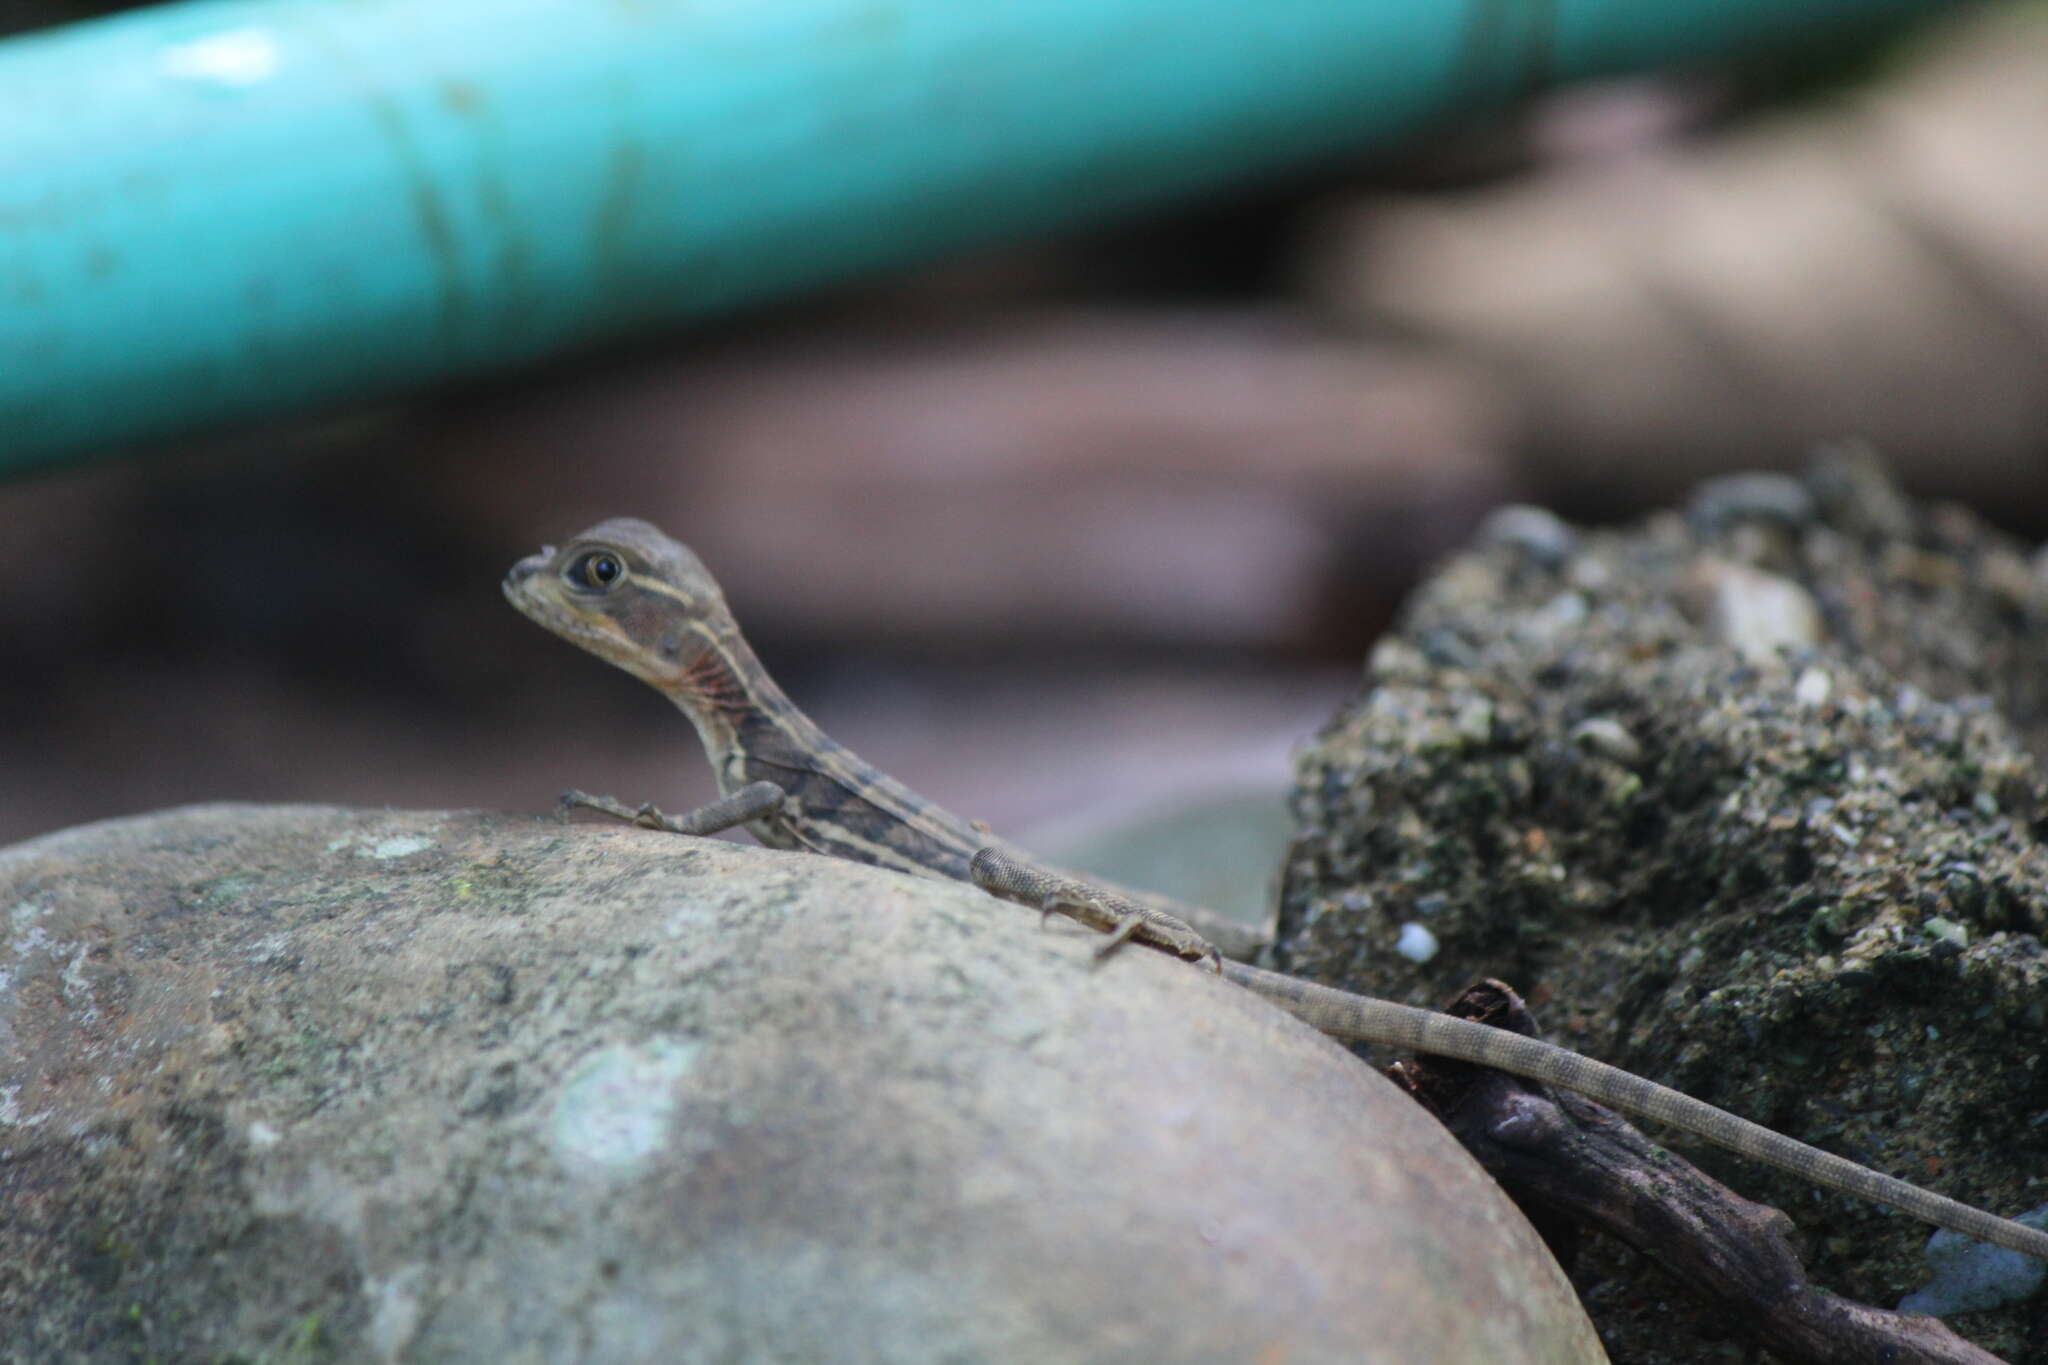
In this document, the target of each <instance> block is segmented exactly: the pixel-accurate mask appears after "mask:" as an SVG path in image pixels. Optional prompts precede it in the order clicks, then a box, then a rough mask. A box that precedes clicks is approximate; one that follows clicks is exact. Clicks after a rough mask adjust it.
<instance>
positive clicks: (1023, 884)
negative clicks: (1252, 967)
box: [967, 845, 1223, 972]
mask: <svg viewBox="0 0 2048 1365" xmlns="http://www.w3.org/2000/svg"><path fill="white" fill-rule="evenodd" d="M967 874H968V875H969V876H970V877H972V878H974V884H975V885H976V886H978V887H980V888H981V889H982V890H984V891H986V892H988V893H989V894H990V895H991V896H997V897H1000V898H1001V899H1003V900H1006V901H1015V902H1017V904H1019V905H1024V906H1029V907H1030V908H1032V909H1034V910H1036V911H1038V912H1039V913H1040V914H1041V915H1054V914H1058V915H1065V916H1066V917H1067V918H1069V919H1072V920H1075V921H1078V922H1079V923H1081V924H1085V925H1087V926H1088V927H1089V928H1091V929H1096V930H1100V931H1101V932H1102V933H1104V934H1107V935H1108V936H1109V937H1108V938H1107V939H1106V940H1104V941H1103V942H1102V943H1101V944H1100V945H1098V946H1097V947H1096V949H1095V956H1096V957H1098V958H1101V957H1107V956H1109V954H1111V953H1113V952H1115V951H1116V950H1117V949H1118V948H1119V947H1121V946H1122V945H1123V944H1124V943H1126V942H1128V941H1130V940H1132V939H1136V940H1137V941H1138V942H1140V943H1148V944H1150V945H1152V946H1153V947H1155V948H1160V949H1163V950H1165V951H1166V952H1169V953H1172V954H1174V955H1175V956H1177V957H1184V958H1188V959H1191V960H1193V961H1197V962H1202V963H1206V964H1208V965H1209V966H1210V967H1211V968H1213V969H1214V970H1215V971H1218V972H1220V971H1222V970H1223V954H1221V953H1220V952H1218V951H1217V950H1216V945H1214V944H1213V943H1211V942H1209V940H1208V939H1206V938H1203V937H1202V936H1201V935H1200V934H1199V933H1197V932H1196V931H1195V929H1194V926H1192V925H1190V924H1189V923H1188V922H1187V921H1186V920H1183V919H1181V918H1179V917H1178V916H1175V915H1170V914H1168V913H1167V912H1166V911H1164V910H1159V909H1155V908H1154V907H1152V906H1149V905H1144V904H1141V903H1139V902H1138V901H1134V900H1132V899H1131V898H1130V897H1128V896H1123V895H1119V894H1117V893H1116V892H1114V891H1110V890H1108V889H1106V888H1104V887H1100V886H1094V885H1091V884H1089V883H1088V882H1084V881H1082V880H1080V879H1079V878H1077V877H1066V876H1061V875H1060V874H1059V873H1056V872H1052V871H1048V870H1047V869H1045V868H1042V867H1035V866H1033V865H1031V864H1029V863H1025V862H1020V861H1019V860H1018V859H1016V858H1013V857H1011V856H1010V855H1009V854H1007V853H1005V852H1003V850H1002V849H1000V848H997V847H995V846H993V845H991V846H989V847H987V848H984V849H981V850H979V851H978V852H976V853H975V855H974V857H973V859H972V860H971V861H970V862H969V863H968V864H967Z"/></svg>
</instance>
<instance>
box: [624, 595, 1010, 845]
mask: <svg viewBox="0 0 2048 1365" xmlns="http://www.w3.org/2000/svg"><path fill="white" fill-rule="evenodd" d="M691 629H692V630H694V631H696V632H697V633H698V635H699V636H700V637H701V639H702V641H703V643H704V646H705V647H704V649H703V651H702V652H701V653H700V654H699V655H698V657H697V658H696V659H695V661H694V662H692V663H691V665H690V666H689V668H688V669H687V670H685V671H684V673H683V675H682V677H681V678H680V679H679V680H678V681H677V682H676V683H675V684H674V685H672V686H669V687H664V688H662V689H661V690H662V692H663V693H664V694H665V695H666V696H667V697H668V698H669V699H670V700H671V701H673V702H674V703H675V704H676V705H677V706H678V707H680V708H681V709H682V711H683V713H684V714H685V715H687V716H688V717H689V718H690V721H691V723H692V724H694V725H695V726H696V727H697V735H698V737H699V738H700V739H702V740H703V741H704V751H705V752H706V753H707V754H709V755H710V758H711V764H712V767H713V768H714V769H715V770H716V772H717V774H718V787H719V790H720V791H721V792H723V793H726V794H727V795H730V794H731V793H733V792H735V791H738V790H739V789H740V788H741V787H744V786H746V785H747V784H748V783H750V782H760V781H769V782H773V783H775V784H776V785H777V786H778V787H781V788H782V789H783V791H784V793H785V794H786V797H787V802H786V804H785V806H784V808H783V809H782V810H781V811H778V812H777V813H775V814H774V815H772V816H770V817H767V818H764V819H761V820H756V821H753V822H751V823H750V824H749V825H748V828H749V829H751V830H753V832H754V835H755V837H757V838H758V839H760V840H761V842H763V843H765V844H768V845H770V846H771V847H774V848H803V849H808V850H810V851H812V852H814V853H826V854H831V855H834V856H837V857H843V858H851V859H853V860H854V861H856V862H864V863H873V864H875V865H877V866H881V867H892V868H895V869H897V870H898V871H903V872H914V873H918V874H920V875H923V876H931V877H940V878H950V879H953V880H965V879H966V876H967V863H968V860H969V859H970V858H972V857H973V856H974V852H975V850H976V849H978V848H980V847H981V846H982V845H984V844H986V843H989V842H990V841H991V837H992V836H990V835H989V834H988V833H987V832H986V831H985V830H980V829H976V828H975V827H974V826H973V825H972V824H970V823H969V822H968V821H966V820H962V819H961V818H960V817H959V816H957V815H954V814H952V813H951V812H949V811H947V810H945V809H944V808H942V807H939V806H935V805H933V804H932V803H931V802H929V801H927V800H925V799H924V798H923V797H921V796H919V795H918V794H917V793H915V792H913V791H911V790H910V789H909V788H908V787H905V786H904V785H903V784H902V783H900V782H898V781H896V780H895V779H894V778H892V777H890V776H889V775H888V774H886V773H883V772H881V771H879V770H878V769H876V768H874V767H872V766H870V765H869V764H867V763H866V762H863V761H862V759H861V758H860V756H859V755H857V754H855V753H853V752H852V751H851V750H848V749H847V748H845V747H844V746H842V745H840V744H839V743H838V742H836V741H835V740H833V739H832V738H831V737H830V736H829V735H827V734H826V733H825V732H824V731H823V730H821V729H819V728H818V726H817V724H816V723H815V722H813V721H812V720H811V718H810V717H809V716H806V715H805V714H804V713H803V712H802V711H800V710H799V709H797V705H796V703H795V702H793V701H791V700H790V699H789V698H788V697H787V696H785V695H784V694H783V691H782V689H781V688H780V687H777V686H776V685H775V680H774V679H773V678H770V677H769V676H768V671H767V670H766V669H765V668H763V667H762V666H761V661H760V660H759V659H758V658H756V657H755V655H754V651H753V649H752V647H751V646H749V645H748V644H747V642H746V640H745V638H744V637H742V636H741V635H740V633H739V629H738V627H736V626H734V625H733V624H732V623H731V621H730V620H729V619H728V620H725V621H715V622H697V623H692V625H691Z"/></svg>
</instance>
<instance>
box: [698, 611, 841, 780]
mask: <svg viewBox="0 0 2048 1365" xmlns="http://www.w3.org/2000/svg"><path fill="white" fill-rule="evenodd" d="M692 629H693V630H694V631H695V632H696V633H697V634H698V635H699V636H700V637H701V639H702V642H703V646H704V648H703V651H702V652H701V653H700V654H699V655H698V656H697V658H696V660H695V661H694V662H693V663H692V664H691V665H690V667H689V668H688V669H687V670H686V671H685V673H684V674H683V676H682V678H681V680H680V681H678V682H677V683H676V684H674V685H673V686H670V687H664V688H662V689H661V691H662V694H663V695H664V696H666V697H667V698H668V699H669V700H670V701H672V702H674V703H675V704H676V706H677V708H678V709H679V710H681V711H682V713H683V714H684V715H686V716H688V717H689V718H690V723H691V724H692V725H694V726H696V727H697V738H699V739H700V740H702V741H703V742H704V752H705V753H706V754H707V755H708V756H709V757H710V759H711V767H712V770H713V771H714V772H715V773H717V775H718V786H719V790H720V791H721V792H724V793H727V794H730V793H731V792H733V791H735V790H737V789H738V788H740V787H743V786H745V785H746V784H747V783H748V782H749V781H750V780H752V779H750V778H749V777H748V776H747V775H746V771H745V770H746V767H747V761H748V760H749V759H768V760H771V761H773V760H775V759H778V758H781V757H784V756H790V757H800V756H801V755H802V754H803V753H804V752H805V751H806V750H807V749H809V748H811V747H812V746H815V745H816V744H817V743H819V742H820V741H823V740H824V739H825V736H824V732H823V731H821V730H819V729H818V727H817V725H816V724H814V723H813V722H812V721H811V718H810V717H809V716H806V715H805V714H804V713H803V712H802V711H799V710H798V709H797V706H796V703H795V702H793V701H791V700H790V699H789V698H788V696H786V695H785V694H784V693H783V691H782V689H781V688H780V687H777V686H776V685H775V680H774V679H773V678H771V677H769V676H768V670H767V669H765V668H763V667H762V666H761V661H760V659H759V658H757V657H756V656H755V654H754V650H753V647H752V646H751V645H749V644H748V643H747V641H746V637H745V636H743V635H741V634H740V632H739V627H738V626H737V625H735V624H733V622H732V621H731V620H730V619H727V620H723V621H715V620H714V621H703V622H695V623H692ZM828 742H829V741H828Z"/></svg>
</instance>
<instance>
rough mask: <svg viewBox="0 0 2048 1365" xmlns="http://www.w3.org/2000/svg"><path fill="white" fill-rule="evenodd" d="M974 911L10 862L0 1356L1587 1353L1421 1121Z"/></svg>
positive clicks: (0, 937)
mask: <svg viewBox="0 0 2048 1365" xmlns="http://www.w3.org/2000/svg"><path fill="white" fill-rule="evenodd" d="M1089 948H1090V945H1089V943H1088V942H1087V940H1086V939H1085V938H1084V937H1082V936H1081V935H1080V934H1079V933H1078V932H1077V931H1074V930H1072V929H1071V928H1070V927H1068V926H1066V925H1064V924H1055V925H1053V926H1050V927H1048V928H1046V929H1041V928H1040V927H1039V926H1038V925H1037V924H1036V923H1035V922H1034V921H1033V918H1032V917H1031V916H1030V915H1029V914H1027V913H1023V912H1020V911H1018V910H1017V909H1016V908H1015V907H1012V906H1007V905H1004V904H1002V903H1000V902H997V901H994V900H991V899H989V898H987V897H984V896H982V895H981V894H980V893H979V892H976V891H975V890H973V889H972V888H970V887H962V886H954V885H950V884H941V883H935V882H920V881H917V880H914V879H911V878H907V877H902V876H898V875H894V874H891V873H885V872H880V871H876V870H873V869H868V868H861V867H853V866H849V865H847V864H844V863H837V862H831V861H828V860H825V859H820V858H812V857H807V856H804V855H799V854H783V853H772V852H768V851H765V850H758V849H749V848H741V847H737V846H734V845H730V844H722V843H714V842H707V841H701V840H690V839H682V838H678V837H675V836H669V835H660V834H652V833H648V832H645V831H638V830H630V829H611V828H605V827H594V826H565V825H561V824H557V823H552V822H543V821H539V820H533V819H528V818H523V817H511V816H492V815H477V814H437V813H405V812H388V811H386V812H365V811H344V810H333V809H322V808H305V807H299V808H274V807H234V806H216V807H200V808H192V809H187V810H179V811H171V812H166V813H163V814H159V815H153V816H147V817H142V818H137V819H132V820H122V821H115V822H110V823H106V824H101V825H94V826H89V827H85V828H81V829H77V830H71V831H67V832H65V833H62V834H57V835H53V836H50V837H48V838H44V839H39V840H36V841H34V842H31V843H27V844H23V845H19V846H17V847H14V848H12V849H8V850H4V851H0V1358H5V1359H7V1360H10V1361H52V1360H63V1361H76V1362H94V1361H110V1362H111V1361H124V1362H125V1361H131V1360H142V1359H149V1360H154V1361H161V1362H181V1361H209V1362H212V1361H219V1360H223V1359H246V1360H251V1361H257V1360H262V1361H287V1360H306V1361H313V1360H333V1361H351V1362H352V1361H394V1360H405V1361H433V1362H465V1361H476V1362H490V1363H491V1365H501V1363H502V1362H590V1363H592V1365H595V1363H597V1362H642V1361H644V1362H672V1361H673V1362H692V1361H738V1360H748V1361H755V1360H788V1361H799V1360H802V1361H810V1360H833V1361H840V1360H844V1361H868V1360H877V1361H880V1360H887V1361H1003V1360H1018V1361H1023V1360H1029V1361H1034V1362H1045V1361H1080V1360H1109V1359H1137V1358H1143V1359H1152V1360H1184V1361H1205V1360H1216V1361H1224V1360H1230V1361H1245V1360H1253V1359H1260V1360H1286V1361H1289V1362H1305V1361H1318V1360H1345V1361H1363V1362H1380V1361H1384V1362H1390V1363H1391V1362H1401V1363H1402V1365H1411V1363H1412V1362H1435V1361H1467V1360H1472V1361H1479V1360H1514V1361H1517V1362H1530V1363H1534V1365H1541V1363H1542V1362H1560V1363H1562V1362H1570V1363H1571V1365H1579V1363H1580V1362H1588V1361H1600V1360H1603V1359H1604V1356H1603V1355H1602V1353H1601V1351H1600V1348H1599V1346H1598V1344H1597V1342H1596V1341H1595V1339H1594V1337H1593V1334H1592V1331H1591V1328H1590V1326H1589V1325H1588V1323H1587V1321H1586V1319H1585V1317H1584V1316H1583V1314H1582V1313H1581V1311H1580V1309H1579V1306H1578V1304H1577V1301H1576V1299H1575V1298H1574V1297H1573V1295H1572V1292H1571V1289H1570V1287H1569V1286H1568V1285H1567V1284H1566V1282H1565V1280H1564V1278H1563V1276H1562V1275H1561V1274H1560V1273H1559V1272H1558V1270H1557V1268H1556V1266H1555V1264H1554V1263H1553V1262H1552V1261H1551V1259H1550V1257H1549V1256H1548V1254H1547V1253H1546V1252H1545V1251H1544V1249H1543V1247H1542V1245H1541V1243H1540V1242H1539V1241H1538V1239H1537V1238H1536V1236H1535V1234H1534V1233H1533V1232H1532V1231H1531V1230H1530V1229H1529V1227H1528V1226H1527V1225H1526V1224H1525V1223H1524V1222H1523V1221H1522V1219H1521V1218H1520V1216H1519V1215H1518V1214H1517V1213H1516V1211H1515V1210H1514V1209H1513V1208H1512V1207H1511V1206H1510V1205H1509V1204H1508V1203H1507V1202H1506V1201H1505V1199H1504V1198H1503V1197H1502V1196H1501V1195H1500V1194H1499V1193H1498V1192H1497V1191H1496V1189H1495V1188H1494V1187H1493V1185H1492V1184H1491V1183H1490V1182H1489V1181H1488V1180H1487V1179H1486V1177H1485V1176H1483V1175H1482V1174H1481V1173H1480V1172H1479V1170H1478V1168H1477V1167H1476V1166H1475V1165H1473V1164H1472V1162H1471V1161H1470V1160H1468V1159H1467V1157H1466V1156H1465V1153H1464V1152H1463V1150H1462V1149H1460V1148H1459V1147H1458V1146H1457V1145H1456V1144H1455V1143H1454V1142H1452V1141H1451V1139H1450V1138H1449V1137H1448V1136H1447V1135H1446V1134H1445V1133H1444V1132H1443V1131H1442V1130H1441V1129H1440V1128H1438V1127H1437V1126H1436V1124H1435V1123H1433V1122H1432V1121H1431V1120H1430V1119H1428V1118H1427V1117H1426V1116H1425V1115H1424V1114H1423V1113H1422V1111H1421V1110H1420V1109H1418V1108H1417V1107H1416V1106H1414V1105H1413V1104H1412V1103H1410V1102H1409V1101H1408V1100H1407V1099H1406V1098H1405V1097H1404V1096H1402V1095H1401V1094H1399V1093H1398V1092H1397V1091H1396V1090H1395V1089H1394V1088H1393V1087H1392V1086H1390V1085H1389V1084H1387V1083H1386V1082H1385V1081H1384V1080H1383V1079H1381V1078H1380V1077H1379V1076H1378V1075H1376V1074H1375V1073H1373V1072H1372V1071H1370V1070H1369V1069H1367V1068H1366V1067H1364V1066H1362V1065H1360V1064H1359V1063H1357V1062H1356V1061H1355V1060H1353V1059H1352V1058H1351V1057H1350V1056H1349V1055H1348V1054H1346V1053H1345V1052H1343V1051H1342V1050H1341V1049H1339V1048H1338V1047H1336V1046H1335V1045H1333V1044H1331V1043H1330V1042H1328V1041H1327V1040H1325V1039H1323V1038H1320V1037H1318V1036H1317V1035H1315V1034H1313V1033H1310V1032H1309V1031H1307V1030H1306V1029H1303V1028H1301V1027H1299V1026H1297V1025H1296V1024H1295V1023H1294V1022H1293V1021H1292V1020H1290V1019H1287V1018H1285V1017H1283V1016H1281V1015H1280V1014H1278V1013H1276V1012H1274V1011H1272V1010H1270V1009H1268V1008H1267V1007H1266V1006H1264V1005H1263V1004H1262V1003H1260V1002H1258V1001H1256V1000H1254V999H1252V998H1251V997H1250V996H1248V995H1245V994H1243V993H1241V992H1239V991H1236V990H1234V989H1233V988H1231V987H1229V986H1227V985H1225V984H1223V983H1222V982H1220V981H1218V980H1216V979H1215V978H1213V977H1210V976H1207V975H1205V974H1203V973H1201V972H1199V971H1196V970H1193V969H1191V968H1189V967H1187V966H1185V965H1183V964H1179V963H1175V962H1172V961H1170V960H1168V959H1166V958H1164V957H1162V956H1160V955H1158V954H1154V953H1147V952H1141V951H1135V950H1128V951H1125V952H1123V953H1120V954H1119V955H1118V956H1117V957H1115V958H1114V959H1112V960H1111V961H1109V962H1108V963H1107V964H1105V965H1103V966H1102V967H1100V968H1093V969H1091V966H1090V958H1089Z"/></svg>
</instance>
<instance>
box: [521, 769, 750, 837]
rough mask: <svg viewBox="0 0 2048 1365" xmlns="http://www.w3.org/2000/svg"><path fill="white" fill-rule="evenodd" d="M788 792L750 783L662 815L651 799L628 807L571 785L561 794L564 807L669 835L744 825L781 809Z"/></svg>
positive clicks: (703, 833)
mask: <svg viewBox="0 0 2048 1365" xmlns="http://www.w3.org/2000/svg"><path fill="white" fill-rule="evenodd" d="M787 799H788V793H786V792H784V791H783V790H782V788H781V787H779V786H777V785H776V784H775V783H773V782H750V783H748V784H747V785H746V786H744V787H741V788H740V789H739V790H738V791H736V792H734V793H732V795H730V796H721V797H719V798H718V799H717V800H716V801H710V802H706V803H705V804H704V805H701V806H699V807H697V808H696V809H695V810H692V811H685V812H684V813H683V814H681V815H664V814H663V813H662V812H661V811H658V810H656V809H655V808H654V805H653V803H652V802H648V803H645V804H643V805H640V806H628V805H626V804H625V803H624V802H621V801H614V800H613V799H612V798H611V797H609V796H592V795H591V794H590V793H589V792H581V791H577V790H575V789H574V788H571V789H570V790H568V791H565V792H563V793H562V802H561V804H562V808H563V809H564V810H572V809H579V808H580V809H583V810H594V811H597V812H598V813H600V814H602V815H609V816H612V817H614V818H615V819H619V820H624V821H627V822H628V823H631V824H635V825H638V826H640V827H641V828H642V829H660V830H667V831H668V832H669V833H670V834H695V835H700V836H701V835H707V834H718V833H720V832H722V831H724V830H728V829H731V828H732V827H733V826H734V825H744V824H746V823H747V822H748V821H749V820H759V819H761V818H762V817H763V816H767V815H772V814H774V813H775V812H776V811H778V810H781V809H782V805H783V802H784V801H785V800H787Z"/></svg>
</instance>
